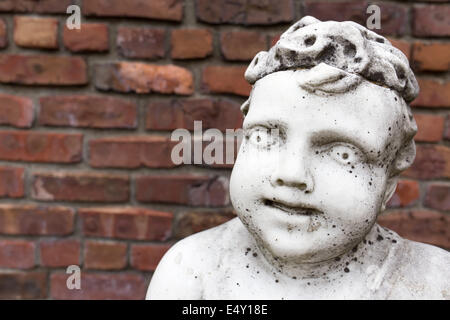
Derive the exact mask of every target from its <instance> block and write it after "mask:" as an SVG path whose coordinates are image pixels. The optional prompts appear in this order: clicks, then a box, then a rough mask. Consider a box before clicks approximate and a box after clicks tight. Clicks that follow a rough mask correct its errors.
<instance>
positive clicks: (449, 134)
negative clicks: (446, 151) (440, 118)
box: [444, 115, 450, 140]
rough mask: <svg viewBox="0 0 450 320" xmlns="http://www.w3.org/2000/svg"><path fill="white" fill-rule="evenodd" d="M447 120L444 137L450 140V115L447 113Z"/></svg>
mask: <svg viewBox="0 0 450 320" xmlns="http://www.w3.org/2000/svg"><path fill="white" fill-rule="evenodd" d="M445 122H446V125H445V127H446V128H447V129H446V130H445V135H444V138H445V139H446V140H450V115H447V120H446V121H445Z"/></svg>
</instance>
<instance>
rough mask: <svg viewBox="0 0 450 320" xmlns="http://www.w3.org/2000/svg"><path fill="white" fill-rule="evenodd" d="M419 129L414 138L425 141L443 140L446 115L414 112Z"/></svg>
mask: <svg viewBox="0 0 450 320" xmlns="http://www.w3.org/2000/svg"><path fill="white" fill-rule="evenodd" d="M414 119H415V120H416V122H417V127H418V131H417V134H416V136H415V137H414V139H415V140H416V141H424V142H438V141H441V139H442V135H443V133H444V117H443V116H436V115H431V114H414Z"/></svg>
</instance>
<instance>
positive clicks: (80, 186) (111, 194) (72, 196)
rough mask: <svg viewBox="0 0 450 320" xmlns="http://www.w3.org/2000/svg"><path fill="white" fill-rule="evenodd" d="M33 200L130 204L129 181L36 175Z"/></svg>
mask: <svg viewBox="0 0 450 320" xmlns="http://www.w3.org/2000/svg"><path fill="white" fill-rule="evenodd" d="M32 178H33V182H32V192H31V196H32V198H33V199H36V200H41V201H85V202H126V201H128V200H129V197H130V186H129V178H128V176H125V175H113V174H103V173H78V172H77V173H68V172H61V171H59V172H54V173H44V172H38V173H34V174H33V177H32Z"/></svg>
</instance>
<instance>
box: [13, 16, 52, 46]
mask: <svg viewBox="0 0 450 320" xmlns="http://www.w3.org/2000/svg"><path fill="white" fill-rule="evenodd" d="M14 42H15V43H16V45H18V46H20V47H25V48H40V49H57V48H58V20H57V19H55V18H39V17H27V16H23V17H14Z"/></svg>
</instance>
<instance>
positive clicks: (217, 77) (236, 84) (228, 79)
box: [202, 66, 252, 96]
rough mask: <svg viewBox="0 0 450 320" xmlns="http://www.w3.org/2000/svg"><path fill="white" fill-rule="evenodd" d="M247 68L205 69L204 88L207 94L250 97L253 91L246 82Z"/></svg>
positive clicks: (212, 67)
mask: <svg viewBox="0 0 450 320" xmlns="http://www.w3.org/2000/svg"><path fill="white" fill-rule="evenodd" d="M246 69H247V67H229V66H227V67H225V66H209V67H206V68H205V69H203V77H202V81H203V82H202V88H203V90H204V91H206V92H212V93H231V94H236V95H240V96H248V95H249V94H250V91H251V89H252V87H251V85H250V84H249V83H248V82H247V81H246V80H245V78H244V74H245V70H246Z"/></svg>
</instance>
